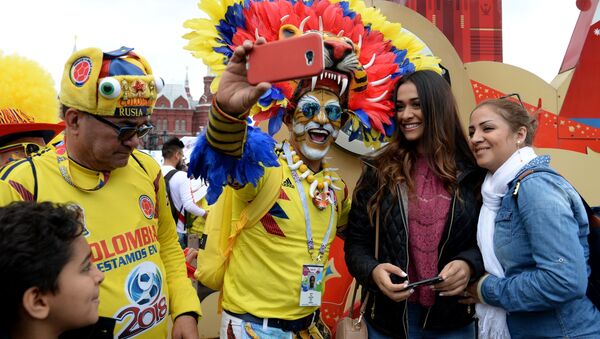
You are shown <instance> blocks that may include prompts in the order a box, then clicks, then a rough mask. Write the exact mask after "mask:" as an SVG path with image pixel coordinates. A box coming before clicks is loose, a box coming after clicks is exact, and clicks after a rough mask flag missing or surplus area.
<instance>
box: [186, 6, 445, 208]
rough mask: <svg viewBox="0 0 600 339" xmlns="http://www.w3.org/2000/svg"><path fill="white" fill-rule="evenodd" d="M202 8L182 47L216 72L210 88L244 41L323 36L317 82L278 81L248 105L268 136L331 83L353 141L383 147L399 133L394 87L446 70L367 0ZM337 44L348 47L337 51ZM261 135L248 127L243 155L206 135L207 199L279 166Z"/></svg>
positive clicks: (199, 150)
mask: <svg viewBox="0 0 600 339" xmlns="http://www.w3.org/2000/svg"><path fill="white" fill-rule="evenodd" d="M199 8H200V9H201V10H202V11H204V13H206V14H207V15H208V18H201V19H200V18H199V19H191V20H188V21H186V22H185V24H184V26H185V27H186V28H188V29H190V30H191V32H189V33H188V34H186V35H185V36H184V38H186V39H188V40H189V43H188V44H187V46H186V47H185V48H186V49H188V50H190V51H191V52H192V54H193V55H194V56H196V57H198V58H200V59H202V60H203V61H204V63H205V64H206V65H207V66H208V67H209V69H210V72H211V73H213V74H215V79H214V80H213V82H212V84H211V91H212V92H213V93H214V92H215V91H216V89H217V87H218V84H219V81H220V79H221V74H222V73H223V71H224V70H225V67H226V65H227V62H228V60H229V58H230V57H231V56H232V55H233V50H234V49H235V48H236V47H237V46H239V45H241V44H243V42H244V41H245V40H250V41H256V40H257V39H258V38H259V37H263V38H265V39H266V41H267V42H269V41H275V40H279V39H282V38H286V37H289V36H290V35H291V36H294V35H300V34H304V32H308V31H311V32H320V33H321V35H322V36H323V43H324V47H326V48H324V53H325V55H324V60H325V71H324V72H323V74H321V76H320V77H318V78H317V77H315V78H314V79H306V80H297V81H286V82H278V83H275V84H273V86H272V87H271V89H270V90H269V91H267V92H266V93H265V94H264V95H263V96H262V97H261V98H260V99H259V100H258V102H257V103H256V104H255V105H254V106H253V107H252V108H251V110H250V118H251V120H252V121H254V122H255V123H259V122H261V121H264V120H268V121H269V134H271V135H273V134H275V133H276V132H277V131H278V130H279V129H280V127H281V125H282V122H283V118H284V115H285V114H287V113H289V112H293V110H294V107H295V105H296V103H297V100H298V99H299V98H300V97H301V95H302V94H303V93H305V92H306V90H307V89H308V90H310V89H311V88H315V85H317V86H325V87H327V86H329V87H328V88H331V89H333V90H332V91H333V92H334V93H336V94H337V95H338V96H339V97H340V102H341V103H342V106H343V107H342V108H343V109H345V110H346V112H347V113H348V116H349V123H347V124H348V125H346V126H347V127H349V130H350V140H354V139H357V138H358V139H362V141H363V142H364V143H365V144H366V145H368V146H373V147H378V146H379V145H380V143H381V142H384V141H387V139H388V137H391V136H392V135H393V133H394V128H395V127H394V114H395V110H394V103H393V95H394V93H393V89H394V85H395V83H396V82H397V80H398V79H399V78H400V77H402V76H403V75H404V74H408V73H411V72H414V71H416V70H423V69H430V70H434V71H437V72H438V73H441V69H440V67H439V59H437V58H436V57H434V56H431V55H425V54H424V53H423V52H422V50H423V49H424V45H423V44H422V43H421V41H420V40H419V39H418V38H416V37H415V36H414V35H412V34H411V33H409V32H407V31H404V30H402V27H401V25H400V24H398V23H391V22H388V21H387V20H386V18H385V17H384V16H383V15H382V14H381V13H380V12H379V11H378V10H377V9H375V8H369V7H366V6H365V4H364V2H363V1H362V0H350V1H336V0H307V1H305V0H268V1H259V0H200V2H199ZM339 48H343V49H344V52H343V53H340V50H339ZM325 78H326V79H325ZM311 85H312V87H311ZM260 134H261V132H260V131H259V130H258V129H254V128H252V127H249V128H248V136H247V139H246V141H245V145H246V146H244V154H243V156H242V157H241V158H240V159H235V158H232V157H229V156H227V155H223V154H215V153H216V151H215V150H214V149H212V148H211V147H209V146H208V143H207V142H206V140H205V137H204V136H201V137H200V138H199V141H198V142H197V144H196V147H195V149H194V151H193V152H192V156H191V161H190V169H189V173H190V174H192V175H193V176H195V177H201V178H203V179H205V180H207V181H208V182H209V184H210V186H209V191H208V194H207V200H208V201H209V203H212V202H214V201H215V200H216V198H217V197H218V196H219V194H220V193H221V190H222V187H221V186H222V185H225V184H227V182H228V181H229V180H235V181H236V182H238V183H240V184H242V185H245V184H246V183H248V182H250V183H252V184H254V185H256V184H257V182H258V180H259V178H260V177H262V174H263V168H262V166H278V161H277V157H276V156H275V154H274V153H272V152H271V153H269V154H265V153H264V152H262V153H261V152H258V150H259V149H261V147H263V148H264V147H266V146H265V145H271V146H274V142H271V143H269V142H267V140H266V139H268V136H266V135H265V136H261V135H260ZM265 137H267V138H265ZM256 140H262V141H261V143H262V144H261V145H259V146H260V147H253V146H254V144H255V143H256V142H257V141H256ZM271 140H272V139H271ZM251 150H254V151H251Z"/></svg>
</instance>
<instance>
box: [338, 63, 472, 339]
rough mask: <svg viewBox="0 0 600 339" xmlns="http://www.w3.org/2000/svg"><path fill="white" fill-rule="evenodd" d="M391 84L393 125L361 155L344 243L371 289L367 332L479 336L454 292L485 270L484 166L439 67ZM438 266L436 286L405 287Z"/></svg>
mask: <svg viewBox="0 0 600 339" xmlns="http://www.w3.org/2000/svg"><path fill="white" fill-rule="evenodd" d="M394 93H395V96H394V102H395V110H396V126H397V130H396V134H395V135H394V138H393V139H392V141H391V142H390V143H389V144H388V145H387V146H385V147H383V148H382V149H380V150H379V151H377V152H376V153H375V154H374V155H372V156H368V157H366V158H365V160H364V163H365V166H364V171H363V174H362V176H361V178H360V179H359V182H358V184H357V187H356V189H355V192H354V197H353V199H352V207H351V210H350V215H349V217H348V220H349V222H348V229H347V230H346V243H345V248H344V251H345V253H346V264H347V266H348V269H349V271H350V273H351V274H352V275H353V276H354V277H355V278H356V279H357V281H358V282H359V283H360V284H361V285H362V286H363V287H364V288H366V289H368V290H369V291H371V293H372V294H371V295H372V297H370V298H369V299H368V303H367V309H366V313H365V317H366V321H367V325H368V331H369V338H392V337H394V338H460V339H465V338H475V326H474V323H473V314H474V308H473V307H472V306H471V305H463V304H460V303H459V302H458V300H459V298H460V297H461V296H462V295H463V292H464V290H465V288H466V287H467V283H468V282H469V281H470V280H473V279H477V278H478V277H480V276H481V275H482V274H483V262H482V259H481V253H480V252H479V249H478V248H477V242H476V226H477V214H478V212H479V208H480V200H479V199H478V196H479V185H480V184H481V181H482V180H483V171H481V170H479V169H478V168H477V166H476V165H475V161H474V159H473V156H472V154H471V153H470V151H469V146H468V144H467V139H466V136H465V133H464V131H463V129H462V127H461V124H460V120H459V117H458V111H457V108H456V102H455V99H454V96H453V94H452V91H451V89H450V86H449V84H448V83H447V82H446V80H444V78H442V76H440V75H439V74H437V73H435V72H432V71H417V72H414V73H412V74H408V75H405V76H404V77H402V78H401V79H400V80H399V82H398V84H397V87H396V88H395V91H394ZM377 222H378V223H379V227H380V236H379V253H378V259H375V256H374V244H375V226H376V223H377ZM435 276H439V277H441V278H443V282H441V283H438V284H436V285H433V289H432V287H431V286H422V287H418V288H416V289H407V288H406V286H407V284H408V283H409V282H416V281H419V280H423V279H428V278H432V277H435Z"/></svg>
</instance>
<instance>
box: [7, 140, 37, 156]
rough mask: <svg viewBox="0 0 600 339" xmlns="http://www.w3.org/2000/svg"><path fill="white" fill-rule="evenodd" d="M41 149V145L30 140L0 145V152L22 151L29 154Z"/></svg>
mask: <svg viewBox="0 0 600 339" xmlns="http://www.w3.org/2000/svg"><path fill="white" fill-rule="evenodd" d="M40 149H42V146H40V145H38V144H34V143H30V142H24V143H19V144H12V145H6V146H2V147H0V153H8V152H15V151H20V152H23V153H24V154H25V155H26V156H30V155H32V154H34V153H36V152H38V151H39V150H40Z"/></svg>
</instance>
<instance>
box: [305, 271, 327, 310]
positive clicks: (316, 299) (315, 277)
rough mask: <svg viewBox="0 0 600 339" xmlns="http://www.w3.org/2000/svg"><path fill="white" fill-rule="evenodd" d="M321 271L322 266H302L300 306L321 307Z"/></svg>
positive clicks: (322, 282) (322, 283)
mask: <svg viewBox="0 0 600 339" xmlns="http://www.w3.org/2000/svg"><path fill="white" fill-rule="evenodd" d="M323 270H324V267H323V265H316V264H305V265H302V283H301V286H300V306H321V296H322V295H323V285H324V281H323Z"/></svg>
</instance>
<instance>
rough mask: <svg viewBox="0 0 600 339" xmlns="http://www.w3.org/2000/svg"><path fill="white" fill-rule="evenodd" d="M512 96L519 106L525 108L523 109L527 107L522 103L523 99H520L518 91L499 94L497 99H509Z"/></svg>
mask: <svg viewBox="0 0 600 339" xmlns="http://www.w3.org/2000/svg"><path fill="white" fill-rule="evenodd" d="M512 97H515V98H516V100H517V101H518V102H519V105H521V107H523V108H525V110H527V108H526V107H525V105H524V104H523V101H522V100H521V96H520V95H519V93H510V94H507V95H504V96H501V97H499V98H498V99H507V100H510V99H511V98H512ZM513 100H515V99H513Z"/></svg>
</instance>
